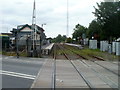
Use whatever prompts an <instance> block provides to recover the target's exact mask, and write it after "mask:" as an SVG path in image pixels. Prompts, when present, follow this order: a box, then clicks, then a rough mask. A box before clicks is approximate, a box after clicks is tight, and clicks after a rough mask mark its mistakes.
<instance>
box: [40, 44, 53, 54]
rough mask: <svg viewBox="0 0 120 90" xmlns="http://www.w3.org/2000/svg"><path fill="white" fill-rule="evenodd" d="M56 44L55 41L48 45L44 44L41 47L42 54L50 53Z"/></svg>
mask: <svg viewBox="0 0 120 90" xmlns="http://www.w3.org/2000/svg"><path fill="white" fill-rule="evenodd" d="M53 46H54V43H50V44H47V45H43V46H42V47H41V50H42V54H46V55H49V54H50V52H51V50H52V48H53Z"/></svg>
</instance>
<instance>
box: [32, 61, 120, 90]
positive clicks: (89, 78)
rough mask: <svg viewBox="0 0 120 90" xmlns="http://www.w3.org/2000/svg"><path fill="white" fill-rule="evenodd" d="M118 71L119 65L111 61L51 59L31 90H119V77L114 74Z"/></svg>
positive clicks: (44, 66)
mask: <svg viewBox="0 0 120 90" xmlns="http://www.w3.org/2000/svg"><path fill="white" fill-rule="evenodd" d="M97 63H99V64H97ZM102 63H105V64H102ZM101 65H103V66H104V67H106V68H108V69H106V68H104V67H102V66H101ZM117 71H118V64H114V63H112V62H109V61H102V62H101V61H97V62H96V63H94V62H92V61H88V60H82V59H81V60H70V61H69V60H52V59H49V60H46V62H45V64H44V65H43V67H42V68H41V71H40V72H39V75H38V76H37V77H36V79H35V81H34V82H33V84H32V87H31V88H46V87H47V88H87V89H90V88H108V90H112V89H118V86H119V85H118V75H117V74H115V73H113V72H116V73H117ZM94 90H95V89H94Z"/></svg>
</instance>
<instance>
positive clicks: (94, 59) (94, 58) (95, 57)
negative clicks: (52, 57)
mask: <svg viewBox="0 0 120 90" xmlns="http://www.w3.org/2000/svg"><path fill="white" fill-rule="evenodd" d="M64 48H65V47H64ZM67 49H69V50H70V51H71V52H73V53H75V54H76V55H78V56H79V57H80V59H81V58H82V59H85V60H88V59H87V58H85V57H83V56H81V55H80V54H77V53H76V52H75V51H73V50H71V49H70V48H67ZM89 56H90V57H92V58H93V59H89V60H90V61H92V62H94V63H95V64H97V65H99V66H101V67H103V68H104V69H106V70H108V71H109V72H112V73H114V74H115V75H118V76H120V74H119V73H116V72H114V71H113V70H110V69H108V68H107V67H105V66H103V65H101V64H99V63H97V62H95V61H96V60H97V61H105V60H104V59H102V58H100V57H97V56H94V55H89ZM83 63H84V62H83Z"/></svg>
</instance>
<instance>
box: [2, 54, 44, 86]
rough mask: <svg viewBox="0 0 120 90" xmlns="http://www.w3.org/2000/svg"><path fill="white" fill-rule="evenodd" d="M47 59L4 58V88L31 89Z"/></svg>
mask: <svg viewBox="0 0 120 90" xmlns="http://www.w3.org/2000/svg"><path fill="white" fill-rule="evenodd" d="M44 61H45V59H44V60H43V59H40V58H28V57H26V58H25V57H20V58H16V57H11V56H2V70H0V72H1V73H0V74H2V88H30V87H31V85H32V83H33V81H34V79H35V78H36V76H37V74H38V72H39V70H40V68H41V67H42V65H43V63H44Z"/></svg>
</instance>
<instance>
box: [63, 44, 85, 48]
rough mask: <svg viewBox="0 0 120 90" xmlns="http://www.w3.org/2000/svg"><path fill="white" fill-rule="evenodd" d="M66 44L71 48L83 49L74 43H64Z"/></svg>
mask: <svg viewBox="0 0 120 90" xmlns="http://www.w3.org/2000/svg"><path fill="white" fill-rule="evenodd" d="M64 44H66V45H69V46H74V47H78V48H79V49H83V47H82V45H78V44H72V43H64Z"/></svg>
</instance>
